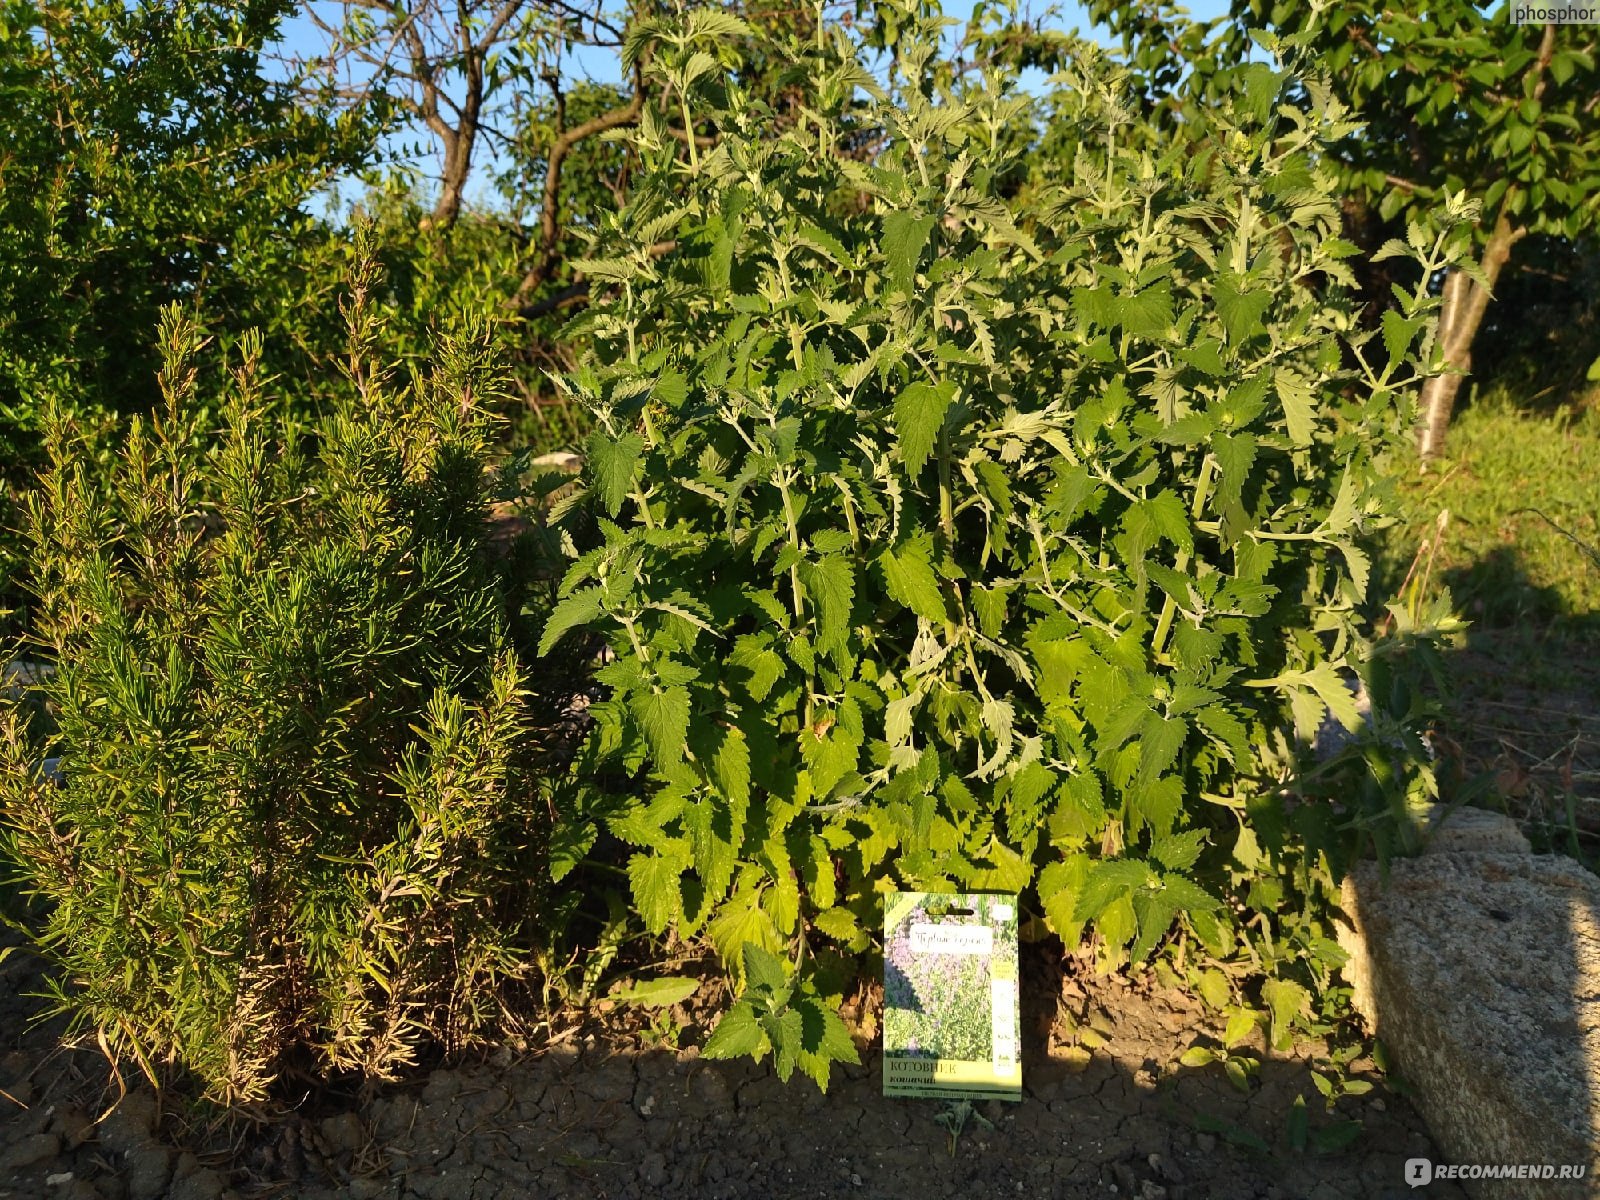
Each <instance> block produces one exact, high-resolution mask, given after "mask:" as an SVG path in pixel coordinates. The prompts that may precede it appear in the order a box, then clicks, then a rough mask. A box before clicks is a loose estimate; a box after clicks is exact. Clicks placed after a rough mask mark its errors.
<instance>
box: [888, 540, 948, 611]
mask: <svg viewBox="0 0 1600 1200" xmlns="http://www.w3.org/2000/svg"><path fill="white" fill-rule="evenodd" d="M932 555H933V540H932V539H931V538H930V537H929V536H928V535H927V534H925V533H924V534H918V535H916V536H915V537H912V538H909V539H907V540H906V541H904V542H902V543H901V544H900V545H899V546H898V547H895V548H893V549H888V550H885V551H884V552H883V553H882V554H881V555H879V556H878V566H879V567H880V568H881V569H882V571H883V581H884V587H885V589H886V590H887V591H888V593H889V595H890V596H891V597H893V598H894V599H895V600H897V601H899V602H900V603H901V604H903V605H905V606H906V607H907V608H909V609H910V610H911V611H912V612H914V613H916V614H917V616H919V617H924V618H926V619H927V620H929V621H938V622H941V623H942V622H943V621H944V619H945V607H944V597H943V595H942V594H941V592H940V590H939V579H938V576H936V575H935V574H934V573H933V566H932V561H931V560H932Z"/></svg>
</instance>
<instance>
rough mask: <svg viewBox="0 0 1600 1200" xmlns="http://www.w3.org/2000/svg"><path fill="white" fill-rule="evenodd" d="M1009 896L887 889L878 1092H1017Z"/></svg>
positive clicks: (1013, 928) (985, 1095)
mask: <svg viewBox="0 0 1600 1200" xmlns="http://www.w3.org/2000/svg"><path fill="white" fill-rule="evenodd" d="M1017 982H1018V976H1017V898H1016V896H1011V895H1008V896H993V895H976V894H966V895H940V894H934V893H930V892H890V893H889V894H888V895H886V896H885V897H884V905H883V1094H884V1095H885V1096H959V1097H966V1098H968V1099H985V1100H987V1099H1000V1100H1021V1099H1022V1061H1021V1057H1020V1055H1019V1045H1020V1040H1021V1032H1022V1018H1021V1015H1020V1013H1019V1011H1018V992H1017Z"/></svg>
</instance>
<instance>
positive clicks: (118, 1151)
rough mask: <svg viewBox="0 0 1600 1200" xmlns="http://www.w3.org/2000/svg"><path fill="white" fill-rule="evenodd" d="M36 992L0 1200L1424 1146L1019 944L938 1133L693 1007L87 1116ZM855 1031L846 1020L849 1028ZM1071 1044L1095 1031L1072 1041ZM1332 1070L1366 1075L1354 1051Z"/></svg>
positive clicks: (1068, 1183)
mask: <svg viewBox="0 0 1600 1200" xmlns="http://www.w3.org/2000/svg"><path fill="white" fill-rule="evenodd" d="M39 982H40V976H39V974H38V962H37V960H33V959H30V958H27V957H26V956H22V955H17V956H13V957H12V958H11V959H9V960H8V961H7V962H6V964H5V965H4V966H3V967H0V1028H4V1030H5V1031H6V1033H5V1041H4V1044H3V1047H0V1087H3V1088H5V1089H6V1092H7V1093H8V1096H0V1105H3V1107H4V1113H3V1114H0V1145H3V1146H4V1147H5V1150H4V1151H0V1162H3V1163H7V1164H10V1165H7V1166H6V1167H5V1168H4V1169H3V1170H0V1196H4V1195H9V1196H18V1197H20V1196H29V1197H32V1196H49V1197H71V1198H75V1200H92V1198H94V1197H107V1198H110V1197H118V1198H126V1200H154V1198H155V1197H163V1196H164V1197H171V1198H172V1200H199V1198H202V1197H211V1198H215V1197H220V1196H226V1195H232V1196H238V1197H241V1198H242V1197H266V1196H295V1197H304V1198H305V1200H333V1198H334V1197H368V1196H370V1197H379V1196H381V1197H393V1198H395V1200H431V1198H438V1200H469V1198H473V1200H481V1198H487V1197H500V1196H506V1197H511V1196H518V1197H520V1196H540V1197H548V1198H550V1200H556V1198H559V1197H574V1198H576V1197H629V1196H651V1197H676V1196H684V1197H688V1196H695V1197H700V1196H706V1197H724V1196H725V1197H742V1196H754V1195H772V1196H793V1197H801V1196H808V1197H809V1196H841V1197H845V1196H849V1197H857V1196H858V1197H863V1198H865V1197H878V1196H907V1195H939V1196H968V1195H972V1196H977V1195H984V1196H1005V1195H1013V1194H1014V1195H1019V1196H1020V1195H1026V1196H1029V1197H1043V1196H1059V1197H1079V1196H1083V1197H1087V1196H1108V1195H1121V1196H1136V1197H1141V1198H1143V1200H1160V1198H1162V1197H1166V1198H1167V1200H1183V1198H1184V1197H1191V1198H1193V1200H1202V1198H1212V1200H1230V1198H1238V1200H1258V1198H1260V1200H1265V1198H1285V1200H1286V1198H1288V1197H1314V1198H1315V1200H1335V1198H1338V1197H1350V1198H1352V1200H1354V1198H1356V1197H1362V1198H1367V1197H1379V1196H1388V1195H1402V1194H1404V1192H1405V1189H1404V1185H1403V1183H1402V1174H1401V1169H1402V1164H1403V1162H1404V1160H1405V1159H1407V1158H1409V1157H1413V1156H1418V1155H1421V1156H1430V1155H1432V1154H1433V1144H1432V1142H1431V1140H1430V1139H1429V1137H1428V1135H1427V1133H1426V1130H1425V1129H1424V1127H1423V1124H1422V1121H1421V1119H1420V1118H1419V1117H1418V1115H1417V1114H1416V1112H1415V1110H1414V1109H1413V1108H1412V1106H1411V1104H1410V1103H1409V1102H1408V1101H1407V1100H1406V1099H1405V1098H1404V1097H1403V1096H1399V1095H1396V1094H1394V1093H1393V1092H1390V1091H1389V1090H1387V1088H1386V1087H1384V1086H1383V1084H1382V1082H1381V1081H1380V1082H1379V1084H1378V1086H1377V1087H1375V1088H1374V1090H1373V1091H1371V1092H1369V1093H1367V1094H1366V1095H1364V1096H1347V1097H1345V1098H1343V1099H1342V1100H1340V1101H1339V1103H1338V1105H1337V1109H1336V1112H1335V1114H1334V1115H1332V1116H1329V1115H1326V1114H1325V1113H1324V1111H1323V1103H1322V1100H1321V1097H1320V1096H1319V1095H1318V1092H1317V1090H1316V1088H1315V1087H1314V1086H1313V1080H1312V1078H1311V1068H1312V1063H1313V1060H1314V1058H1315V1057H1316V1056H1317V1054H1318V1053H1321V1052H1325V1051H1326V1047H1322V1046H1318V1045H1316V1044H1310V1043H1308V1044H1304V1045H1302V1046H1301V1047H1300V1048H1299V1049H1298V1050H1297V1052H1296V1054H1295V1055H1294V1056H1292V1057H1274V1056H1272V1055H1270V1054H1262V1055H1261V1056H1262V1058H1263V1062H1262V1066H1261V1070H1260V1074H1259V1078H1258V1079H1256V1080H1254V1081H1252V1085H1251V1088H1250V1091H1249V1092H1248V1093H1246V1092H1242V1091H1240V1090H1238V1089H1236V1088H1235V1087H1234V1086H1233V1085H1232V1084H1230V1083H1229V1081H1228V1080H1227V1078H1226V1076H1225V1075H1224V1073H1223V1070H1222V1068H1221V1067H1220V1066H1219V1065H1216V1064H1213V1065H1210V1066H1206V1067H1201V1068H1184V1067H1179V1066H1176V1063H1177V1060H1178V1057H1179V1055H1180V1054H1181V1053H1182V1052H1183V1051H1184V1050H1185V1049H1186V1048H1188V1047H1189V1046H1190V1045H1192V1044H1194V1043H1195V1042H1196V1041H1197V1040H1204V1038H1205V1036H1206V1035H1210V1036H1211V1037H1213V1038H1214V1037H1216V1036H1218V1035H1220V1032H1221V1030H1220V1026H1219V1025H1217V1024H1216V1022H1215V1021H1214V1019H1212V1018H1210V1017H1209V1016H1208V1014H1207V1013H1206V1012H1205V1010H1204V1009H1203V1008H1202V1007H1201V1006H1200V1005H1199V1004H1198V1002H1196V1001H1193V1000H1190V999H1188V998H1186V997H1184V996H1183V995H1181V994H1178V993H1175V992H1169V991H1164V990H1161V989H1159V988H1156V987H1154V986H1151V985H1150V984H1149V983H1148V982H1146V983H1132V984H1130V983H1126V982H1124V981H1122V980H1120V979H1116V978H1111V979H1105V978H1102V979H1093V978H1092V977H1089V976H1088V975H1087V973H1085V974H1084V975H1079V974H1077V973H1076V971H1075V970H1074V969H1073V964H1072V962H1071V961H1070V960H1069V964H1068V972H1067V974H1066V975H1065V977H1062V978H1057V979H1055V980H1052V979H1050V978H1049V974H1048V973H1047V972H1045V970H1044V967H1043V966H1042V963H1041V961H1039V960H1037V959H1036V961H1035V962H1034V963H1033V964H1032V975H1031V976H1030V977H1029V978H1028V982H1027V984H1026V986H1025V988H1024V995H1025V1000H1027V1001H1030V1002H1031V1003H1030V1004H1029V1007H1028V1008H1027V1009H1026V1010H1025V1027H1024V1038H1025V1043H1026V1044H1025V1059H1024V1061H1025V1090H1024V1099H1023V1102H1022V1103H1020V1104H1016V1105H1001V1104H999V1103H998V1102H991V1103H990V1104H989V1105H988V1106H982V1105H980V1106H979V1107H978V1108H977V1109H975V1110H974V1111H973V1113H972V1114H971V1115H970V1116H969V1117H968V1118H967V1119H966V1121H965V1124H964V1127H963V1128H962V1129H961V1130H960V1132H959V1135H958V1136H956V1137H954V1138H952V1134H951V1131H950V1129H949V1126H950V1125H951V1124H954V1123H955V1121H954V1120H953V1119H952V1118H953V1117H959V1113H958V1112H954V1111H952V1110H951V1109H950V1108H949V1106H947V1105H944V1104H941V1103H939V1102H935V1101H905V1100H886V1099H884V1098H883V1097H882V1096H881V1095H880V1081H879V1074H880V1067H879V1060H878V1057H877V1054H876V1052H875V1050H874V1049H873V1047H872V1046H871V1045H870V1044H868V1045H866V1046H865V1048H864V1051H863V1054H862V1065H861V1066H859V1067H848V1068H844V1069H843V1070H841V1071H839V1072H837V1073H836V1074H835V1076H834V1083H833V1086H832V1087H831V1088H830V1090H829V1092H828V1094H827V1095H826V1096H825V1097H824V1096H823V1095H822V1094H821V1093H819V1092H818V1091H817V1089H816V1088H815V1087H814V1086H813V1085H812V1084H811V1083H810V1082H809V1081H806V1080H801V1079H795V1080H793V1081H791V1082H790V1083H789V1084H787V1085H785V1084H780V1083H779V1082H778V1081H777V1079H776V1078H775V1077H774V1075H773V1073H772V1071H771V1068H770V1066H768V1065H761V1066H758V1065H756V1064H754V1063H752V1062H749V1061H740V1062H735V1063H712V1062H708V1061H704V1060H702V1059H701V1058H700V1057H699V1054H698V1052H697V1050H696V1049H695V1048H694V1047H693V1046H692V1045H689V1044H687V1043H688V1042H689V1041H691V1040H692V1039H693V1038H694V1036H695V1033H696V1029H695V1023H694V1022H695V1016H696V1013H695V1012H694V1011H688V1012H682V1013H680V1014H679V1016H681V1017H682V1018H683V1020H684V1024H685V1029H686V1033H687V1036H686V1037H685V1038H684V1039H683V1041H684V1042H685V1044H684V1045H683V1046H682V1048H679V1049H673V1048H671V1047H669V1046H666V1045H663V1044H661V1042H660V1040H659V1036H658V1035H656V1034H652V1033H651V1032H650V1031H649V1030H648V1029H647V1028H643V1027H641V1026H640V1024H639V1023H638V1022H636V1021H632V1020H630V1019H629V1018H628V1017H627V1015H626V1014H627V1013H628V1012H629V1010H623V1009H618V1010H614V1012H613V1013H611V1014H607V1015H598V1016H596V1017H595V1018H593V1019H591V1020H588V1021H586V1022H583V1023H581V1024H576V1025H573V1026H571V1027H569V1028H568V1029H567V1030H566V1031H565V1033H564V1035H563V1036H561V1037H560V1040H559V1041H557V1043H556V1044H555V1045H553V1046H552V1047H550V1048H549V1049H548V1050H546V1051H545V1052H544V1053H541V1054H531V1055H528V1056H524V1057H516V1058H513V1057H512V1056H510V1055H507V1054H503V1053H502V1055H500V1056H499V1057H498V1058H497V1059H491V1060H484V1059H480V1060H476V1061H470V1062H462V1063H456V1064H451V1065H448V1066H444V1067H441V1068H439V1069H436V1070H434V1071H432V1072H431V1073H424V1074H423V1075H421V1076H420V1077H419V1078H418V1079H417V1080H416V1081H415V1082H412V1083H407V1084H403V1085H393V1086H388V1087H381V1088H377V1089H373V1090H371V1091H370V1093H369V1094H367V1095H365V1096H363V1095H360V1094H351V1095H340V1094H339V1093H337V1092H336V1091H325V1092H323V1093H321V1094H318V1095H310V1094H305V1095H303V1097H301V1099H300V1102H299V1103H298V1104H291V1105H286V1106H285V1107H284V1108H283V1109H282V1110H280V1111H275V1112H273V1113H272V1114H271V1115H272V1118H273V1119H272V1120H270V1121H267V1122H261V1123H254V1122H252V1121H251V1120H250V1119H249V1118H246V1117H242V1116H239V1117H235V1118H234V1119H233V1120H232V1121H231V1122H212V1121H207V1120H206V1119H204V1118H202V1117H200V1116H197V1115H196V1114H195V1113H194V1112H192V1111H191V1112H185V1111H183V1110H182V1109H181V1107H180V1105H181V1101H179V1100H176V1099H171V1100H169V1101H168V1108H167V1110H166V1111H165V1112H164V1113H159V1114H158V1111H157V1107H156V1104H155V1101H154V1098H153V1096H152V1095H151V1094H150V1093H149V1092H148V1091H146V1090H145V1089H144V1088H143V1087H142V1086H139V1081H138V1080H137V1079H136V1077H135V1076H133V1075H127V1072H126V1069H125V1075H127V1078H128V1079H129V1082H130V1085H131V1091H130V1093H129V1095H128V1096H127V1097H126V1098H124V1099H123V1100H122V1101H121V1104H120V1107H118V1108H116V1109H115V1111H113V1112H112V1115H111V1116H110V1117H109V1118H108V1119H106V1120H105V1121H104V1122H101V1123H100V1124H99V1125H98V1126H96V1125H93V1124H91V1122H92V1121H93V1120H94V1118H96V1117H98V1116H99V1115H100V1114H101V1113H102V1112H103V1111H104V1110H105V1109H107V1108H109V1107H111V1106H113V1105H115V1104H116V1102H117V1089H116V1087H115V1085H114V1084H111V1085H109V1086H108V1083H107V1076H108V1072H107V1068H106V1063H105V1060H104V1059H103V1058H102V1057H101V1055H100V1054H99V1052H98V1051H97V1050H96V1049H94V1048H93V1047H92V1046H89V1047H84V1048H78V1049H67V1048H64V1047H63V1046H62V1045H61V1044H60V1042H59V1039H58V1030H57V1029H56V1028H54V1027H52V1026H40V1027H35V1028H33V1029H31V1030H30V1029H28V1028H27V1027H26V1023H27V1021H28V1020H29V1018H30V1017H31V1016H32V1015H33V1014H34V1013H35V1012H36V1011H37V1010H38V1007H39V1002H38V1001H36V1000H32V999H29V998H28V997H27V996H26V995H24V994H23V993H25V992H29V991H32V990H35V989H36V987H37V985H38V983H39ZM868 1027H870V1019H869V1021H868V1022H867V1023H865V1024H863V1023H862V1022H861V1021H860V1019H859V1014H857V1020H856V1022H855V1028H856V1029H857V1031H858V1032H861V1031H863V1030H864V1029H865V1028H868ZM1074 1027H1076V1028H1077V1029H1079V1030H1088V1031H1091V1032H1089V1033H1087V1034H1083V1035H1074V1034H1073V1033H1072V1032H1071V1030H1072V1029H1073V1028H1074ZM1075 1040H1080V1041H1081V1042H1089V1041H1103V1045H1100V1046H1097V1047H1095V1048H1094V1049H1093V1050H1092V1052H1089V1053H1087V1054H1085V1053H1084V1051H1085V1049H1087V1047H1086V1046H1083V1045H1081V1044H1080V1045H1079V1046H1077V1047H1074V1046H1073V1045H1072V1043H1073V1042H1074V1041H1075ZM652 1043H654V1044H652ZM1253 1052H1254V1053H1260V1047H1259V1045H1258V1046H1257V1047H1256V1050H1255V1051H1253ZM1169 1064H1170V1065H1169ZM1351 1074H1352V1075H1353V1076H1355V1077H1357V1078H1362V1077H1365V1078H1376V1073H1375V1071H1374V1070H1373V1066H1372V1064H1371V1063H1370V1062H1367V1061H1364V1060H1358V1061H1357V1062H1356V1063H1353V1064H1352V1066H1351ZM175 1095H176V1093H175ZM1296 1095H1303V1096H1305V1097H1306V1101H1307V1104H1308V1105H1309V1110H1310V1113H1311V1117H1310V1122H1309V1126H1310V1136H1311V1141H1310V1143H1309V1144H1308V1147H1307V1148H1306V1149H1305V1150H1303V1151H1295V1150H1294V1149H1292V1148H1291V1146H1290V1144H1289V1137H1290V1133H1289V1128H1290V1123H1291V1113H1292V1111H1293V1105H1294V1099H1295V1096H1296ZM19 1102H20V1103H19ZM24 1105H25V1107H24ZM258 1115H260V1114H258ZM941 1118H942V1119H943V1120H941ZM1344 1120H1356V1121H1359V1122H1360V1123H1361V1126H1362V1128H1361V1131H1360V1133H1359V1135H1358V1136H1357V1137H1356V1138H1355V1140H1354V1141H1352V1142H1351V1143H1350V1144H1348V1145H1346V1146H1344V1147H1342V1148H1339V1149H1337V1150H1333V1151H1331V1152H1327V1153H1318V1152H1316V1150H1315V1149H1314V1145H1315V1140H1316V1135H1317V1133H1318V1131H1319V1130H1326V1129H1331V1128H1335V1126H1334V1122H1335V1121H1344ZM21 1159H28V1160H29V1161H26V1162H21V1161H20V1160H21ZM68 1175H70V1176H71V1178H70V1179H67V1178H64V1176H68ZM51 1180H54V1181H55V1182H54V1183H51ZM1113 1189H1114V1190H1113ZM1447 1189H1450V1190H1447ZM1463 1194H1464V1193H1460V1192H1459V1191H1457V1190H1453V1185H1437V1186H1436V1187H1435V1188H1434V1189H1433V1190H1432V1191H1430V1193H1429V1195H1430V1196H1431V1197H1434V1198H1435V1200H1437V1198H1439V1197H1452V1196H1459V1195H1463Z"/></svg>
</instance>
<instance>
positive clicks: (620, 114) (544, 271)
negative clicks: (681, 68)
mask: <svg viewBox="0 0 1600 1200" xmlns="http://www.w3.org/2000/svg"><path fill="white" fill-rule="evenodd" d="M643 111H644V68H643V66H642V65H641V64H639V63H635V64H634V67H633V95H632V96H631V97H630V98H629V100H628V102H627V103H626V104H624V105H623V106H622V107H621V108H614V109H612V110H611V111H610V112H607V113H601V114H600V115H599V116H597V117H591V118H590V119H589V120H587V121H585V122H583V123H582V124H581V125H575V126H573V127H572V128H571V129H566V130H563V131H562V132H561V133H560V134H559V135H558V136H557V137H556V140H555V143H554V144H553V145H552V146H551V147H550V153H549V156H548V157H547V158H546V160H545V172H544V198H543V201H542V208H541V210H540V213H539V256H538V258H536V259H535V260H534V263H533V265H532V266H531V267H529V268H528V272H527V274H526V275H524V276H523V277H522V282H521V283H520V284H518V285H517V291H516V295H515V296H514V297H513V300H512V302H513V304H515V305H516V306H517V307H518V309H519V310H520V309H522V308H523V306H525V305H526V304H527V302H528V299H527V298H528V296H529V295H531V294H532V293H533V292H534V291H535V290H536V289H537V288H539V287H540V286H541V285H542V284H544V282H545V281H546V280H548V279H549V278H550V273H551V272H552V271H553V270H554V269H555V266H556V261H557V257H558V253H557V244H558V241H559V238H560V234H561V230H560V224H559V222H560V202H561V168H562V165H563V164H564V163H565V162H566V159H567V155H568V154H570V153H571V152H572V148H573V147H574V146H576V145H577V144H578V143H579V142H581V141H583V140H584V139H585V138H590V137H593V136H595V135H596V134H598V133H604V132H605V131H606V130H608V129H619V128H621V127H622V126H624V125H632V124H634V123H635V122H637V121H638V119H639V115H640V114H641V113H642V112H643Z"/></svg>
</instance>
